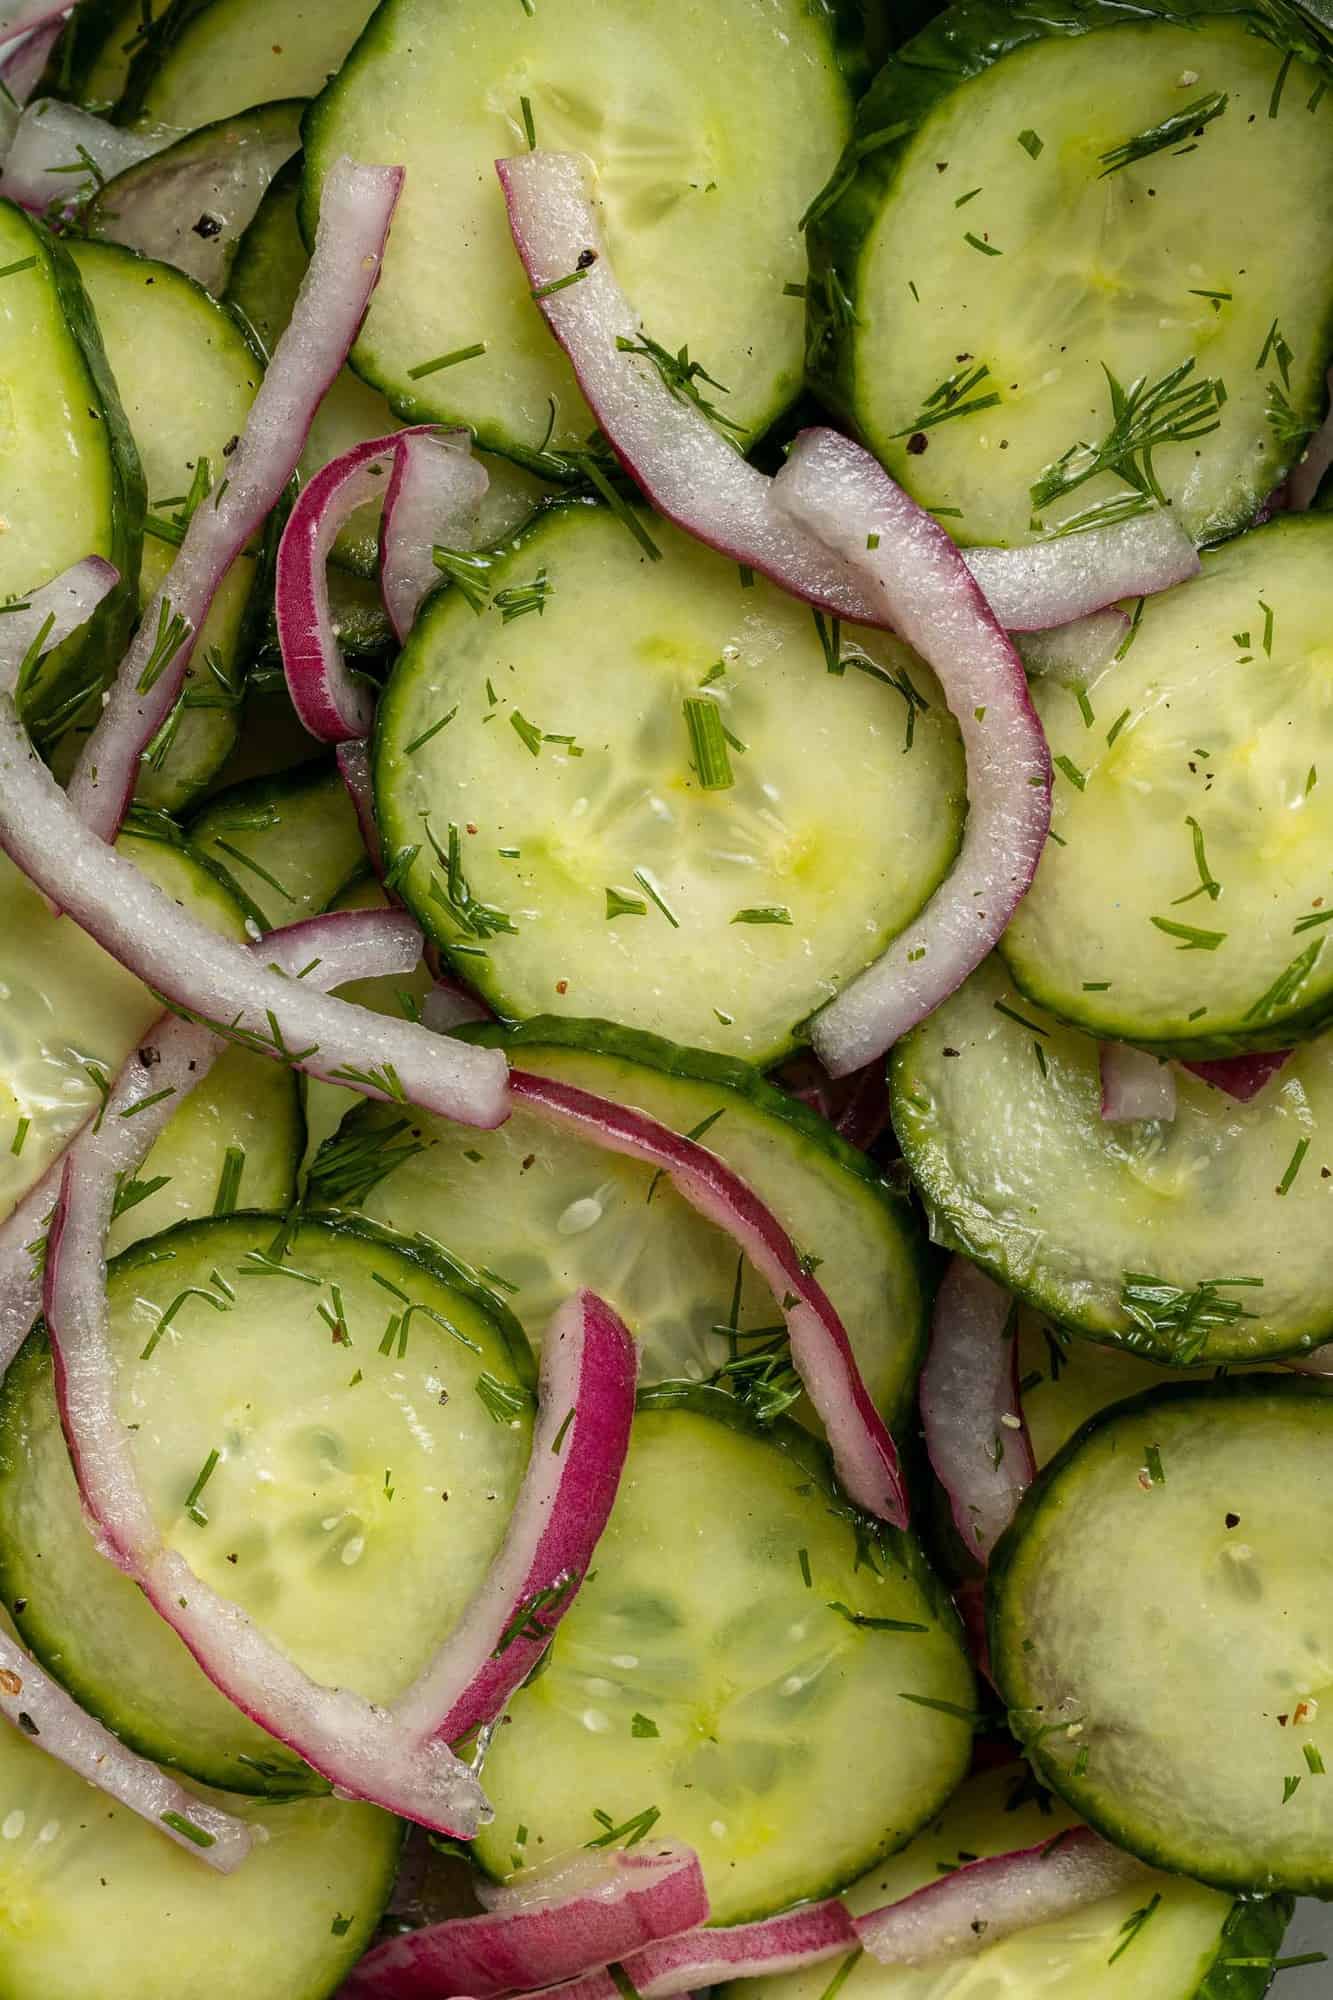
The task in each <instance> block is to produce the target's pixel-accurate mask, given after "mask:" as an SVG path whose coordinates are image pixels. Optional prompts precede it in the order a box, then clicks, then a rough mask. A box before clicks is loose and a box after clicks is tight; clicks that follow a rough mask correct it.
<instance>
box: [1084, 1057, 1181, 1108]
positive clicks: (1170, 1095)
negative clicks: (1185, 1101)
mask: <svg viewBox="0 0 1333 2000" xmlns="http://www.w3.org/2000/svg"><path fill="white" fill-rule="evenodd" d="M1101 1070H1102V1117H1103V1118H1104V1119H1106V1120H1107V1121H1108V1123H1113V1124H1118V1123H1120V1122H1122V1121H1125V1120H1128V1119H1131V1118H1160V1119H1161V1120H1162V1122H1163V1124H1167V1125H1169V1124H1170V1123H1171V1120H1172V1119H1173V1118H1174V1117H1175V1115H1176V1073H1175V1071H1174V1070H1173V1069H1172V1067H1171V1065H1170V1063H1169V1062H1163V1061H1161V1060H1160V1058H1159V1057H1157V1056H1150V1055H1149V1054H1147V1052H1146V1051H1145V1050H1143V1049H1132V1048H1130V1046H1129V1044H1128V1043H1127V1042H1103V1043H1102V1045H1101Z"/></svg>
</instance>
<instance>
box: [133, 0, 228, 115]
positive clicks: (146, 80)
mask: <svg viewBox="0 0 1333 2000" xmlns="http://www.w3.org/2000/svg"><path fill="white" fill-rule="evenodd" d="M212 4H213V0H170V4H169V5H168V7H167V9H166V11H165V13H163V14H160V15H159V16H158V19H157V22H156V24H155V26H154V28H153V32H152V35H151V36H150V37H149V38H148V39H147V40H146V41H145V43H144V45H143V47H142V48H141V49H140V50H139V51H138V52H137V54H136V55H135V57H134V60H133V61H132V62H131V64H130V73H129V76H128V77H127V78H126V81H125V89H124V92H123V93H122V96H121V99H120V102H119V104H118V105H117V106H116V110H115V119H116V123H117V125H132V124H133V123H134V121H135V119H136V118H137V117H138V116H139V114H140V112H141V111H142V110H143V105H144V99H145V98H146V97H147V95H148V91H149V88H150V86H151V84H152V81H153V78H154V76H155V75H156V73H157V69H158V65H159V64H160V63H161V62H162V61H163V60H164V59H165V58H166V57H167V56H168V55H170V53H171V50H172V48H173V46H174V45H175V43H176V42H178V41H179V40H180V38H181V36H182V35H183V34H184V33H185V31H186V29H187V28H189V27H190V26H191V25H192V24H193V22H194V20H195V18H196V17H197V16H198V15H200V14H204V13H206V12H207V11H208V9H209V7H210V6H211V5H212Z"/></svg>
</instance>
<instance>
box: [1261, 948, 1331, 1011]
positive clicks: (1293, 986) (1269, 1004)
mask: <svg viewBox="0 0 1333 2000" xmlns="http://www.w3.org/2000/svg"><path fill="white" fill-rule="evenodd" d="M1323 949H1324V940H1323V938H1321V937H1320V938H1316V939H1315V940H1314V942H1313V943H1312V944H1308V945H1306V947H1305V950H1304V951H1303V952H1301V954H1300V956H1299V957H1297V958H1293V959H1292V961H1291V964H1290V965H1288V966H1286V967H1285V968H1284V969H1283V970H1282V971H1281V972H1280V973H1279V974H1278V976H1277V978H1276V979H1275V980H1274V981H1273V984H1272V985H1271V986H1270V987H1269V989H1268V991H1267V992H1266V993H1261V994H1260V995H1259V998H1258V999H1257V1000H1256V1001H1254V1002H1253V1004H1252V1005H1251V1006H1249V1007H1247V1008H1246V1009H1245V1012H1244V1014H1243V1015H1242V1016H1241V1019H1242V1020H1243V1021H1247V1022H1248V1021H1254V1022H1260V1021H1266V1020H1268V1019H1269V1017H1270V1016H1271V1015H1273V1014H1276V1013H1278V1012H1279V1011H1280V1010H1281V1009H1282V1008H1284V1007H1289V1006H1290V1005H1291V1003H1292V1001H1293V1000H1294V999H1295V998H1296V996H1297V994H1298V993H1299V992H1300V990H1301V988H1302V986H1304V984H1305V982H1306V980H1307V979H1308V978H1309V977H1310V974H1311V973H1312V972H1313V971H1314V969H1315V967H1316V966H1317V965H1318V963H1319V959H1320V956H1321V954H1322V952H1323Z"/></svg>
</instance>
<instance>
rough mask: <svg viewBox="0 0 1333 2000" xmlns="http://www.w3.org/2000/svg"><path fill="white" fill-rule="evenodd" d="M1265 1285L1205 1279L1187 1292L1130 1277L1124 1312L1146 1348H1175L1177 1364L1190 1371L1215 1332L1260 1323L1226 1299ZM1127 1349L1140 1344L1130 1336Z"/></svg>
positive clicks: (1135, 1274)
mask: <svg viewBox="0 0 1333 2000" xmlns="http://www.w3.org/2000/svg"><path fill="white" fill-rule="evenodd" d="M1263 1282H1264V1281H1263V1279H1262V1278H1204V1279H1202V1280H1201V1281H1200V1282H1199V1283H1198V1284H1197V1285H1194V1286H1193V1287H1192V1288H1191V1289H1189V1290H1186V1289H1185V1287H1184V1286H1182V1285H1173V1284H1171V1283H1169V1282H1168V1280H1166V1279H1165V1278H1157V1277H1153V1276H1151V1275H1150V1274H1149V1273H1147V1272H1144V1271H1127V1272H1126V1273H1125V1276H1124V1281H1123V1283H1122V1284H1121V1287H1120V1309H1121V1311H1122V1312H1123V1313H1124V1314H1125V1316H1126V1317H1127V1319H1128V1320H1129V1322H1130V1324H1131V1326H1132V1327H1134V1328H1135V1329H1137V1331H1138V1332H1139V1333H1140V1334H1142V1335H1145V1336H1147V1339H1146V1342H1145V1343H1144V1344H1147V1345H1152V1346H1155V1345H1158V1344H1164V1345H1165V1346H1167V1347H1169V1348H1170V1350H1171V1358H1172V1360H1173V1361H1174V1362H1175V1363H1176V1364H1177V1365H1179V1366H1180V1367H1187V1366H1188V1365H1189V1364H1190V1363H1191V1362H1193V1361H1197V1360H1198V1358H1199V1356H1200V1355H1201V1354H1202V1353H1203V1350H1204V1349H1205V1347H1206V1346H1207V1345H1208V1336H1209V1334H1210V1333H1211V1332H1212V1331H1213V1329H1214V1328H1215V1327H1223V1326H1234V1325H1235V1324H1236V1322H1237V1321H1238V1320H1242V1319H1257V1318H1258V1317H1259V1315H1258V1314H1257V1313H1252V1312H1250V1311H1248V1310H1247V1309H1246V1307H1245V1306H1244V1305H1243V1304H1242V1303H1241V1301H1240V1300H1239V1299H1231V1298H1227V1297H1225V1296H1224V1294H1225V1293H1226V1292H1228V1291H1233V1290H1240V1289H1246V1290H1255V1291H1258V1290H1261V1289H1262V1287H1263ZM1126 1344H1127V1345H1128V1346H1131V1347H1133V1346H1136V1345H1138V1344H1139V1343H1138V1342H1136V1341H1135V1340H1134V1339H1133V1337H1132V1336H1130V1337H1128V1338H1127V1342H1126Z"/></svg>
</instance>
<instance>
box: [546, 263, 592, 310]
mask: <svg viewBox="0 0 1333 2000" xmlns="http://www.w3.org/2000/svg"><path fill="white" fill-rule="evenodd" d="M591 269H592V265H591V264H576V265H575V267H574V269H573V270H572V271H566V273H565V275H564V277H563V278H552V279H551V280H550V282H549V283H548V284H545V285H535V286H534V287H533V289H532V293H531V296H532V297H533V298H534V299H536V300H537V301H538V302H539V303H540V301H541V300H542V299H549V298H553V297H554V296H555V294H556V293H557V292H567V291H568V290H569V288H570V286H571V285H580V284H582V282H583V280H584V279H585V278H586V277H587V275H588V273H589V271H590V270H591Z"/></svg>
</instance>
